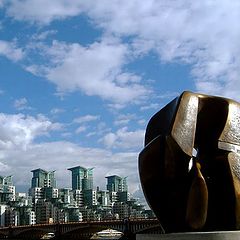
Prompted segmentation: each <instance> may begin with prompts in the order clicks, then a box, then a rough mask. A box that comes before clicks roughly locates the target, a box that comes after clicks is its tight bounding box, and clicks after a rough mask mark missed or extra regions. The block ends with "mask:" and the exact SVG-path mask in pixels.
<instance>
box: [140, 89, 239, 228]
mask: <svg viewBox="0 0 240 240" xmlns="http://www.w3.org/2000/svg"><path fill="white" fill-rule="evenodd" d="M194 152H195V153H194ZM193 153H194V154H193ZM193 155H194V156H193ZM139 173H140V179H141V184H142V187H143V191H144V194H145V197H146V199H147V201H148V203H149V205H150V207H151V208H152V210H153V211H154V212H155V214H156V216H157V218H158V219H159V220H160V222H161V223H162V226H163V228H164V229H165V231H166V232H185V231H216V230H223V231H226V230H236V229H240V104H239V103H237V102H235V101H233V100H230V99H225V98H220V97H214V96H208V95H202V94H195V93H191V92H183V93H182V94H181V95H180V96H179V97H177V98H176V99H174V100H173V101H171V102H170V103H169V104H168V105H166V106H165V107H164V108H163V109H161V110H160V111H159V112H158V113H156V114H155V115H154V116H153V117H152V118H151V120H150V121H149V123H148V126H147V129H146V134H145V148H144V149H143V151H142V152H141V153H140V155H139Z"/></svg>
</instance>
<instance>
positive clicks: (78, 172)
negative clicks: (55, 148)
mask: <svg viewBox="0 0 240 240" xmlns="http://www.w3.org/2000/svg"><path fill="white" fill-rule="evenodd" d="M68 170H70V171H71V172H72V189H73V190H76V189H78V190H81V191H84V190H89V189H93V168H84V167H81V166H77V167H73V168H69V169H68Z"/></svg>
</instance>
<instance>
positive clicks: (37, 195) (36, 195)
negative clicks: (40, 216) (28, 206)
mask: <svg viewBox="0 0 240 240" xmlns="http://www.w3.org/2000/svg"><path fill="white" fill-rule="evenodd" d="M29 194H30V196H31V197H32V203H33V204H36V203H37V201H38V200H39V199H43V198H44V191H43V188H41V187H34V188H30V189H29Z"/></svg>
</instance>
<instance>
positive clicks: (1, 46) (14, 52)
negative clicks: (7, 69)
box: [0, 40, 24, 62]
mask: <svg viewBox="0 0 240 240" xmlns="http://www.w3.org/2000/svg"><path fill="white" fill-rule="evenodd" d="M1 55H2V56H5V57H7V58H8V59H10V60H12V61H14V62H17V61H19V60H21V59H22V58H23V56H24V52H23V50H22V49H21V48H18V47H17V45H16V43H15V42H8V41H3V40H0V56H1Z"/></svg>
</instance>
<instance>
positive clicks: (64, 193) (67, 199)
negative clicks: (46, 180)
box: [58, 188, 73, 205]
mask: <svg viewBox="0 0 240 240" xmlns="http://www.w3.org/2000/svg"><path fill="white" fill-rule="evenodd" d="M58 198H59V200H60V201H61V202H62V203H63V204H65V205H66V204H70V203H72V201H73V192H72V191H71V189H70V188H60V189H59V190H58Z"/></svg>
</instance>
